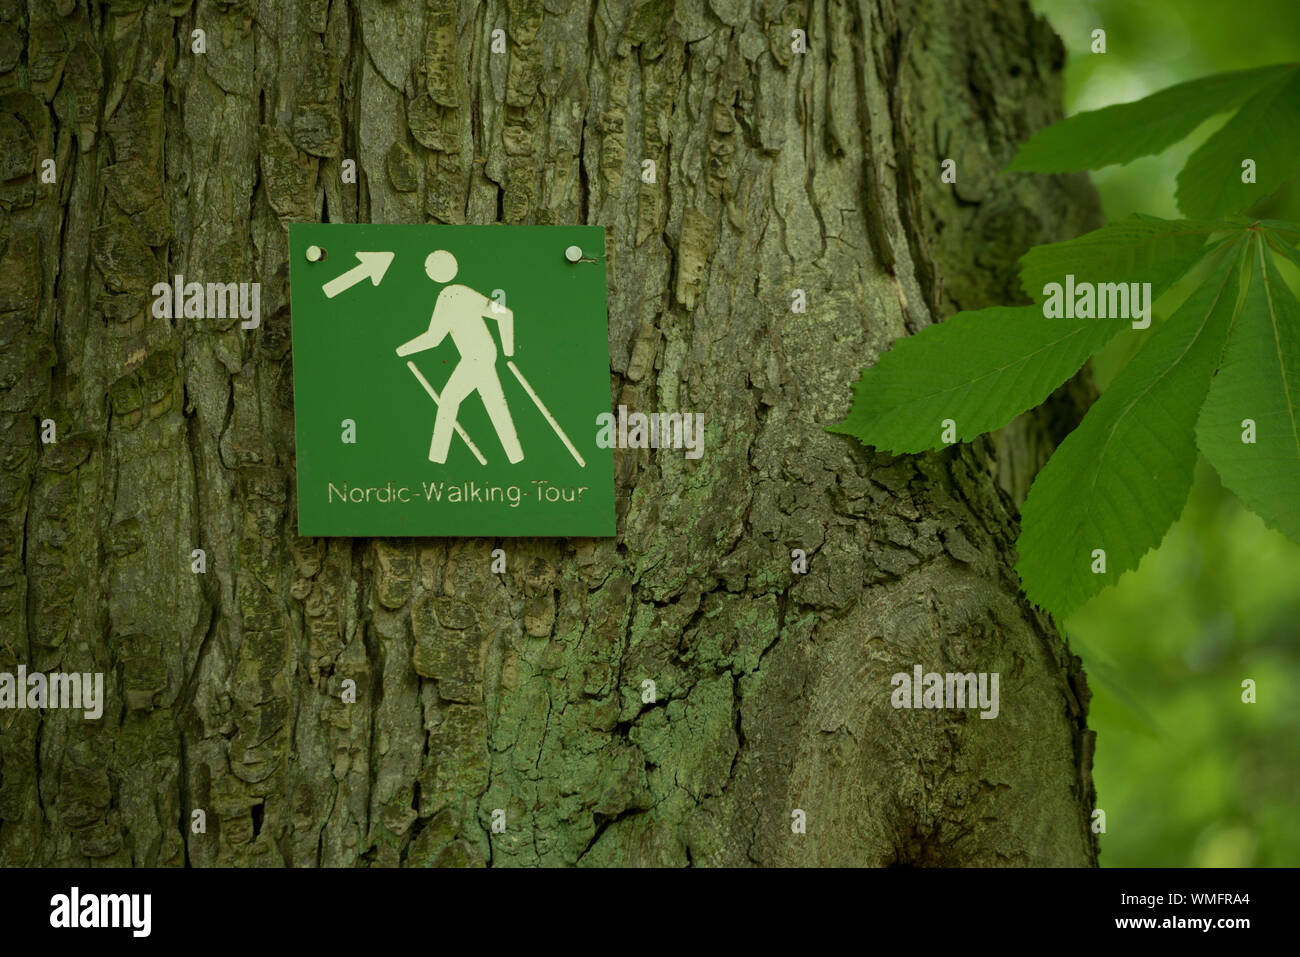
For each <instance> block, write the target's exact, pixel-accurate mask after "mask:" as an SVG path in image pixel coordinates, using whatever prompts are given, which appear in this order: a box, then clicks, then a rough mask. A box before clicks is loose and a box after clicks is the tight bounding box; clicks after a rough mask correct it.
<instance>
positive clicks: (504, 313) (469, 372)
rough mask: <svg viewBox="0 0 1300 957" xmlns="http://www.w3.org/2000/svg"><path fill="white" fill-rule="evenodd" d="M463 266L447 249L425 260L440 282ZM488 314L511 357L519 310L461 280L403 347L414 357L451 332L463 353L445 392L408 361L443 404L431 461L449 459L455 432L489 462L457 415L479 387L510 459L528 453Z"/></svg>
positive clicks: (440, 296)
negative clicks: (506, 388) (504, 388)
mask: <svg viewBox="0 0 1300 957" xmlns="http://www.w3.org/2000/svg"><path fill="white" fill-rule="evenodd" d="M458 269H459V266H458V264H457V262H456V257H455V256H453V255H452V254H451V253H450V252H448V251H447V250H445V249H439V250H436V251H435V252H432V253H430V254H429V256H428V258H426V259H425V260H424V271H425V273H426V274H428V276H429V278H430V279H432V280H433V281H434V282H437V283H451V281H452V280H453V279H455V278H456V273H457V271H458ZM484 319H495V320H496V321H497V323H498V324H499V326H500V330H501V346H502V349H503V350H504V351H505V354H506V355H507V356H512V355H514V351H515V344H514V320H515V316H514V313H513V312H512V311H511V310H510V309H508V308H507V307H506V306H503V305H501V304H500V303H498V302H495V301H493V300H492V299H489V298H488V297H487V296H484V295H483V294H482V293H479V292H477V291H475V290H473V289H471V288H469V287H468V286H462V285H461V284H459V283H454V284H452V285H448V286H445V287H444V288H443V290H442V292H440V293H439V294H438V301H437V303H436V304H435V305H434V309H433V316H432V318H430V320H429V329H428V331H427V332H424V333H423V334H421V335H418V336H416V337H415V338H414V339H412V340H411V341H410V342H407V343H405V344H403V345H400V346H398V347H397V354H398V355H399V356H409V355H411V354H412V353H416V352H424V351H425V350H427V349H433V348H435V347H436V346H438V345H439V344H440V343H441V342H442V340H443V339H444V338H446V337H447V336H448V335H450V336H451V341H452V342H453V343H454V344H455V346H456V350H457V351H458V352H459V353H460V361H459V362H458V363H457V364H456V368H455V370H454V371H453V372H452V374H451V376H450V378H448V379H447V384H446V385H445V386H443V389H442V395H441V396H439V395H438V394H437V393H436V392H434V390H433V387H432V386H430V385H429V383H428V381H427V380H426V379H425V378H424V376H422V375H421V374H420V371H419V370H418V369H417V368H416V367H415V363H413V362H409V361H408V362H407V365H408V366H410V368H411V371H412V372H414V373H415V375H416V377H417V378H419V380H420V383H421V384H422V385H423V386H424V389H425V391H426V392H428V393H429V396H430V397H431V398H432V399H433V401H434V403H435V404H436V405H437V406H438V415H437V417H436V418H435V419H434V423H433V440H432V441H431V442H430V444H429V461H430V462H437V463H438V464H439V465H443V464H446V461H447V451H448V449H449V448H450V447H451V436H452V433H453V431H455V433H456V434H458V435H460V436H461V438H463V439H464V440H465V443H466V444H467V445H468V446H469V447H470V450H471V451H472V452H473V453H474V456H475V458H477V459H478V460H479V463H480V464H486V460H485V459H484V457H483V455H482V453H480V452H479V450H478V448H477V447H476V446H475V445H474V443H473V442H471V441H470V438H469V436H468V435H466V434H465V430H464V429H463V428H461V426H460V423H459V422H458V421H457V419H456V416H457V413H458V412H459V410H460V404H461V403H462V402H463V401H464V400H465V399H466V398H468V397H469V395H470V393H472V392H477V393H478V394H479V398H480V399H482V400H483V407H484V408H485V409H487V414H488V418H490V419H491V420H492V426H493V428H495V429H496V431H497V437H498V438H499V439H500V440H501V447H502V448H503V449H505V452H506V458H507V459H509V460H510V462H511V463H512V464H513V463H515V462H519V461H521V460H522V459H523V457H524V452H523V449H521V448H520V447H519V436H518V435H517V434H516V433H515V423H514V420H513V419H512V418H511V417H510V407H509V406H508V405H506V396H505V392H503V391H502V389H501V379H500V378H499V377H498V376H497V367H496V362H497V346H496V341H495V340H494V339H493V338H492V333H491V331H490V330H489V329H488V325H487V323H486V322H484V321H483V320H484Z"/></svg>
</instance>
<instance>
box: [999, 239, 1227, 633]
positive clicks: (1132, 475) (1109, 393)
mask: <svg viewBox="0 0 1300 957" xmlns="http://www.w3.org/2000/svg"><path fill="white" fill-rule="evenodd" d="M1238 245H1240V246H1241V247H1243V248H1244V247H1245V243H1239V244H1238ZM1234 250H1235V247H1234ZM1240 265H1241V257H1240V256H1238V255H1225V256H1224V258H1223V260H1222V261H1221V262H1220V263H1219V264H1218V266H1217V267H1216V268H1215V269H1213V270H1212V272H1211V273H1210V275H1209V277H1208V279H1207V280H1206V282H1205V283H1204V284H1202V285H1201V286H1200V287H1198V288H1197V289H1196V290H1195V291H1194V292H1192V294H1191V295H1190V296H1188V297H1187V300H1186V302H1184V303H1183V305H1182V306H1181V307H1180V308H1179V309H1178V311H1177V312H1175V313H1174V314H1173V315H1172V316H1171V317H1170V318H1169V320H1168V321H1167V322H1165V323H1164V324H1163V325H1162V326H1160V327H1159V328H1158V329H1156V331H1155V332H1154V333H1153V334H1152V335H1151V338H1150V339H1148V340H1147V342H1146V344H1145V345H1144V346H1143V347H1142V348H1141V349H1140V350H1139V351H1138V353H1137V354H1136V355H1135V356H1134V357H1133V358H1132V360H1130V361H1129V363H1128V365H1126V366H1125V367H1124V370H1123V371H1122V372H1121V373H1120V374H1119V375H1118V376H1117V377H1116V379H1115V381H1114V382H1113V383H1112V384H1111V386H1110V388H1109V389H1107V390H1106V391H1105V393H1103V394H1102V397H1101V398H1100V399H1098V400H1097V403H1096V404H1095V405H1094V406H1093V407H1092V409H1091V410H1089V412H1088V414H1087V415H1086V416H1085V417H1084V420H1083V422H1082V423H1081V424H1080V425H1079V427H1078V428H1077V429H1075V430H1074V431H1073V432H1072V433H1070V435H1069V436H1068V437H1067V438H1066V440H1065V441H1064V442H1062V443H1061V445H1060V447H1059V448H1058V449H1057V450H1056V452H1055V454H1054V455H1053V456H1052V457H1051V459H1050V460H1049V461H1048V463H1047V465H1046V466H1045V467H1044V468H1043V470H1042V471H1041V472H1039V474H1038V477H1037V478H1036V479H1035V480H1034V484H1033V486H1032V487H1031V488H1030V490H1029V497H1028V498H1027V499H1026V500H1025V505H1024V508H1023V509H1022V510H1021V513H1022V530H1021V533H1020V539H1019V541H1018V542H1017V549H1018V550H1019V553H1020V561H1019V563H1018V564H1017V565H1016V570H1017V571H1018V572H1019V573H1020V579H1021V583H1022V584H1023V586H1024V589H1025V593H1026V594H1027V595H1028V596H1029V597H1030V598H1031V599H1032V600H1033V601H1034V602H1035V603H1037V604H1039V605H1041V606H1042V607H1044V608H1047V609H1048V610H1049V611H1051V612H1052V613H1053V614H1055V615H1057V616H1058V617H1063V616H1065V615H1068V614H1069V613H1070V612H1072V611H1073V610H1074V609H1076V608H1078V607H1079V606H1080V605H1082V604H1083V603H1084V602H1085V601H1087V600H1088V599H1089V598H1091V597H1092V596H1093V595H1095V594H1096V593H1097V592H1099V591H1101V589H1102V588H1104V587H1105V586H1106V585H1109V584H1111V583H1112V582H1114V581H1115V580H1116V579H1118V578H1119V576H1120V575H1121V574H1122V573H1124V572H1125V571H1127V570H1129V569H1131V568H1135V567H1136V566H1137V564H1138V561H1139V560H1140V559H1141V558H1142V556H1143V555H1144V554H1145V553H1146V552H1147V551H1148V550H1150V549H1151V548H1154V547H1155V546H1156V545H1158V544H1159V543H1160V540H1161V539H1162V538H1163V537H1164V535H1165V533H1166V532H1167V531H1168V530H1169V526H1170V525H1172V524H1173V522H1174V520H1175V519H1176V518H1177V517H1178V515H1179V513H1180V512H1181V511H1182V508H1183V504H1184V502H1186V500H1187V493H1188V490H1189V489H1190V488H1191V485H1192V470H1193V468H1194V466H1195V464H1196V443H1195V438H1194V435H1193V430H1194V427H1195V425H1196V416H1197V412H1198V411H1199V410H1200V408H1201V405H1202V403H1203V402H1204V400H1205V397H1206V394H1207V393H1208V392H1209V389H1210V381H1211V378H1212V377H1213V374H1214V368H1215V365H1216V364H1217V363H1218V361H1219V357H1220V355H1221V354H1222V351H1223V346H1224V343H1225V341H1226V340H1227V337H1228V329H1229V328H1230V325H1231V320H1232V316H1233V313H1234V311H1235V309H1236V303H1237V290H1238V281H1237V273H1238V272H1239V271H1240ZM1094 549H1102V550H1104V552H1105V562H1106V564H1105V571H1104V572H1102V573H1100V574H1097V573H1094V572H1093V570H1092V569H1093V567H1094V561H1095V556H1094V554H1093V550H1094Z"/></svg>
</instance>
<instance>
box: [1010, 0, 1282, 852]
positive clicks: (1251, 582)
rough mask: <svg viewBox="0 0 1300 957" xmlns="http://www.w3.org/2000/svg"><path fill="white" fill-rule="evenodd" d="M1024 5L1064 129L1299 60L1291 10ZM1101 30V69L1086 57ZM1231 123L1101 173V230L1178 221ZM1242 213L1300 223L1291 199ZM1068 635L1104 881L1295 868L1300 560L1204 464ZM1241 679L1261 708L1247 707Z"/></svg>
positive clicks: (1197, 1) (1261, 4) (1096, 1)
mask: <svg viewBox="0 0 1300 957" xmlns="http://www.w3.org/2000/svg"><path fill="white" fill-rule="evenodd" d="M1031 3H1032V5H1033V7H1034V9H1035V11H1036V12H1038V13H1039V14H1041V15H1045V16H1046V17H1047V18H1048V20H1049V21H1050V22H1051V24H1052V26H1053V27H1054V28H1055V29H1056V32H1057V33H1059V34H1060V35H1061V38H1062V40H1063V41H1064V43H1065V47H1066V50H1067V51H1068V55H1069V59H1068V65H1067V67H1066V93H1065V106H1066V112H1067V113H1070V114H1072V113H1077V112H1080V111H1082V110H1090V109H1098V108H1100V107H1103V106H1109V105H1110V104H1112V103H1121V102H1127V101H1129V100H1135V99H1139V98H1141V97H1143V96H1146V95H1148V94H1150V93H1153V92H1155V91H1156V90H1159V89H1163V88H1164V87H1166V86H1171V85H1172V84H1174V83H1179V82H1182V81H1184V80H1190V79H1195V78H1196V77H1200V76H1204V75H1206V74H1210V73H1217V72H1220V71H1223V70H1236V69H1244V68H1247V67H1253V66H1263V65H1265V64H1270V63H1282V62H1295V61H1300V0H1249V2H1247V3H1242V2H1238V0H1093V2H1086V0H1031ZM1098 28H1100V29H1104V30H1105V31H1106V52H1105V53H1104V54H1094V53H1092V52H1091V45H1092V31H1093V30H1094V29H1098ZM1226 120H1227V115H1224V116H1221V117H1217V118H1215V119H1213V120H1211V121H1209V122H1207V123H1206V124H1204V125H1203V126H1202V127H1201V128H1200V129H1198V130H1197V131H1196V133H1195V134H1194V135H1193V136H1191V137H1190V138H1188V139H1187V140H1186V141H1184V142H1182V143H1180V144H1178V145H1177V146H1175V147H1173V148H1172V149H1170V150H1169V151H1168V152H1166V153H1164V154H1162V155H1160V156H1155V157H1147V158H1143V159H1139V160H1136V161H1134V162H1132V163H1129V164H1127V165H1124V166H1111V167H1108V168H1106V169H1104V170H1101V171H1098V172H1095V173H1093V174H1092V179H1093V182H1094V183H1096V185H1097V188H1098V190H1099V191H1100V193H1101V197H1102V202H1103V205H1104V207H1105V210H1106V216H1107V219H1108V220H1110V221H1114V220H1116V219H1121V218H1123V217H1125V216H1128V215H1129V214H1131V213H1135V212H1141V213H1148V214H1151V215H1155V216H1161V217H1166V218H1179V213H1178V209H1177V206H1176V205H1175V203H1174V189H1175V180H1176V177H1177V174H1178V171H1179V170H1180V169H1181V168H1182V166H1183V164H1184V162H1186V160H1187V157H1188V156H1189V155H1190V153H1191V152H1192V150H1194V149H1195V148H1196V147H1197V146H1199V145H1200V144H1201V143H1202V142H1203V141H1204V140H1205V138H1206V137H1207V136H1209V135H1210V134H1211V133H1213V132H1214V131H1215V130H1216V129H1218V128H1219V127H1220V126H1221V125H1222V124H1223V123H1224V122H1226ZM1252 213H1254V214H1258V215H1260V216H1265V217H1268V218H1274V219H1285V220H1289V221H1292V222H1300V185H1298V184H1297V183H1296V182H1295V181H1294V180H1293V181H1292V182H1291V183H1290V184H1288V185H1287V186H1285V187H1283V189H1282V190H1280V191H1279V192H1278V193H1277V194H1275V195H1274V196H1273V197H1272V198H1270V199H1267V200H1265V201H1264V202H1262V203H1261V204H1260V205H1259V206H1258V207H1256V208H1255V209H1254V210H1252ZM1289 278H1291V279H1293V280H1295V279H1297V278H1298V277H1297V276H1295V275H1294V274H1293V275H1292V276H1290V277H1289ZM1293 288H1294V289H1296V290H1297V291H1298V292H1300V283H1296V282H1293ZM1176 295H1177V291H1176V290H1175V291H1174V293H1172V294H1171V295H1170V296H1167V297H1166V299H1167V300H1169V301H1168V302H1167V301H1165V300H1161V302H1160V303H1159V304H1158V308H1157V316H1159V314H1160V312H1161V309H1160V308H1159V307H1161V306H1163V307H1164V308H1163V312H1164V314H1165V315H1168V312H1169V303H1170V302H1176V300H1174V299H1173V298H1172V297H1173V296H1176ZM1148 333H1149V331H1148ZM1139 345H1140V340H1137V339H1136V337H1121V339H1120V340H1117V345H1116V347H1115V348H1114V349H1111V350H1108V351H1106V352H1104V353H1102V354H1101V355H1099V356H1098V357H1097V359H1096V360H1095V371H1096V375H1097V381H1098V384H1099V385H1100V386H1101V387H1102V388H1103V389H1104V388H1105V386H1106V384H1107V383H1108V382H1109V381H1110V380H1111V379H1112V378H1113V377H1114V374H1115V372H1116V370H1117V368H1118V367H1119V366H1120V365H1122V363H1123V362H1124V361H1125V359H1126V358H1127V355H1128V354H1130V353H1131V352H1132V351H1133V350H1134V349H1135V348H1136V347H1137V346H1139ZM1065 628H1066V631H1067V632H1068V634H1069V635H1070V640H1071V644H1072V646H1073V647H1074V649H1075V651H1076V652H1077V653H1079V654H1081V655H1082V657H1083V660H1084V662H1085V664H1086V666H1087V670H1088V678H1089V683H1090V685H1091V687H1092V689H1093V693H1094V697H1093V705H1092V712H1091V715H1090V717H1089V725H1090V726H1091V727H1092V728H1094V729H1095V730H1096V732H1097V753H1096V759H1095V765H1094V770H1093V777H1094V780H1095V782H1096V785H1097V806H1098V807H1099V808H1101V809H1102V810H1104V811H1105V812H1106V833H1105V834H1103V835H1101V851H1102V853H1101V862H1102V865H1103V866H1110V867H1122V866H1123V867H1156V866H1174V867H1180V866H1186V867H1201V866H1210V867H1250V866H1264V867H1268V866H1295V865H1300V709H1297V707H1296V704H1297V695H1296V691H1295V689H1296V688H1297V687H1300V545H1296V544H1295V543H1293V542H1291V541H1289V540H1288V539H1286V538H1285V537H1284V536H1282V535H1281V534H1279V533H1277V532H1274V531H1270V530H1269V529H1267V528H1266V527H1265V526H1264V523H1263V522H1262V521H1260V520H1259V519H1258V518H1257V517H1256V516H1255V515H1253V514H1252V513H1250V512H1248V511H1246V510H1245V509H1243V508H1242V507H1241V506H1240V505H1239V504H1238V503H1237V501H1236V499H1235V498H1234V497H1233V496H1232V494H1231V493H1229V492H1227V491H1225V490H1224V489H1223V487H1222V486H1221V485H1220V484H1219V481H1218V478H1217V476H1216V475H1215V473H1214V470H1213V469H1212V468H1211V467H1210V466H1209V465H1208V464H1206V463H1205V461H1204V460H1203V459H1202V460H1201V461H1200V462H1199V463H1198V466H1197V475H1196V482H1195V485H1194V487H1193V489H1192V494H1191V497H1190V499H1189V501H1188V505H1187V508H1186V510H1185V511H1184V513H1183V516H1182V518H1181V519H1180V520H1179V521H1178V522H1177V523H1176V524H1175V525H1174V527H1173V528H1172V529H1171V530H1170V532H1169V535H1168V536H1167V537H1166V538H1165V540H1164V542H1163V544H1162V545H1161V546H1160V548H1159V549H1157V550H1156V551H1154V552H1151V553H1149V554H1148V555H1147V556H1146V558H1145V560H1144V561H1143V562H1142V564H1141V566H1140V567H1139V568H1138V569H1137V570H1136V571H1135V572H1130V573H1129V574H1127V575H1125V576H1124V577H1123V578H1122V579H1121V580H1120V582H1119V584H1118V585H1116V586H1115V587H1113V588H1111V589H1109V590H1107V591H1106V592H1103V593H1102V594H1101V595H1099V596H1098V597H1097V598H1095V599H1093V601H1091V602H1090V603H1089V604H1088V605H1086V606H1084V607H1083V608H1082V609H1080V611H1079V612H1077V613H1076V614H1075V615H1074V616H1073V617H1071V618H1070V619H1069V621H1067V622H1066V623H1065ZM1247 678H1250V679H1253V680H1254V681H1255V683H1256V702H1257V703H1255V704H1245V703H1243V702H1242V693H1243V692H1242V682H1243V680H1245V679H1247Z"/></svg>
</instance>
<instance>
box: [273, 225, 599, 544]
mask: <svg viewBox="0 0 1300 957" xmlns="http://www.w3.org/2000/svg"><path fill="white" fill-rule="evenodd" d="M289 256H290V260H289V261H290V269H289V276H290V294H291V304H292V308H293V375H294V415H295V419H296V432H297V442H298V533H299V534H300V535H306V536H317V535H366V536H370V535H375V536H391V535H456V536H462V535H470V536H472V535H483V536H504V535H539V536H542V535H545V536H570V535H573V536H607V535H613V534H614V458H613V451H612V450H611V449H608V448H600V447H599V446H598V445H597V444H596V436H597V426H596V416H597V415H599V414H600V413H602V412H604V413H608V412H609V408H610V401H609V331H608V325H607V320H606V311H605V265H604V262H605V231H604V229H603V228H601V227H599V226H383V225H365V224H361V225H351V224H334V225H330V224H320V223H295V224H292V225H291V226H290V227H289Z"/></svg>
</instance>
